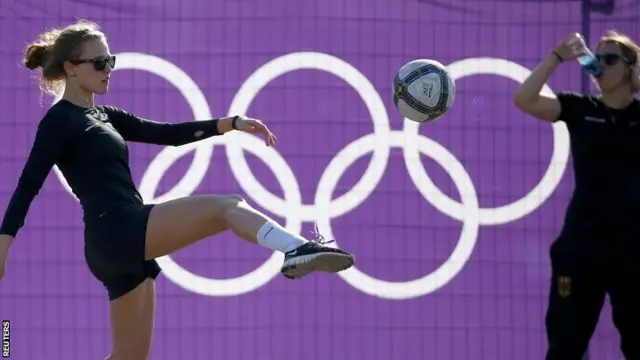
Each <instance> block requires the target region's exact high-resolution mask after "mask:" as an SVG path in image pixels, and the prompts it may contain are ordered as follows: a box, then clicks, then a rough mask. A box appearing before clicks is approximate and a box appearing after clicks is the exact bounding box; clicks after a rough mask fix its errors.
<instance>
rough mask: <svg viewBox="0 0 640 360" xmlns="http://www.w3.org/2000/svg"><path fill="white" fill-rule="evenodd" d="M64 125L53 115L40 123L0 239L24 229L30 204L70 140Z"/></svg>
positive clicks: (1, 229) (10, 203) (1, 228)
mask: <svg viewBox="0 0 640 360" xmlns="http://www.w3.org/2000/svg"><path fill="white" fill-rule="evenodd" d="M65 121H66V119H61V118H59V117H56V116H55V115H53V114H47V115H46V116H45V117H44V118H43V119H42V121H40V124H39V125H38V130H37V132H36V138H35V140H34V142H33V145H32V147H31V152H30V153H29V157H28V159H27V162H26V164H25V166H24V168H23V170H22V174H21V175H20V178H19V180H18V185H17V186H16V189H15V190H14V192H13V196H12V197H11V200H10V201H9V205H8V206H7V211H6V212H5V214H4V219H3V220H2V225H0V235H8V236H11V237H15V236H16V234H17V233H18V230H20V228H21V227H22V226H23V225H24V220H25V218H26V216H27V212H28V211H29V207H30V206H31V202H32V201H33V199H34V198H35V196H36V195H37V194H38V193H39V192H40V189H41V188H42V184H43V183H44V181H45V180H46V178H47V176H48V175H49V172H50V171H51V168H52V167H53V165H54V163H55V161H56V159H57V158H58V156H59V155H60V153H61V151H62V149H63V147H64V145H65V143H66V142H67V139H68V138H69V137H70V135H69V134H70V131H69V129H68V126H66V123H65Z"/></svg>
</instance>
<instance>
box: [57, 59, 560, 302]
mask: <svg viewBox="0 0 640 360" xmlns="http://www.w3.org/2000/svg"><path fill="white" fill-rule="evenodd" d="M118 64H119V66H118V68H117V69H118V70H126V69H131V70H142V71H148V72H150V73H152V74H155V75H158V76H160V77H162V78H164V79H166V80H167V81H168V82H169V83H171V84H172V85H173V86H175V87H176V88H177V89H178V90H179V91H180V93H181V94H182V96H183V97H184V98H185V99H186V100H187V102H188V104H189V106H190V107H191V109H192V111H193V115H194V117H195V118H196V119H208V118H211V111H210V109H209V105H208V103H207V101H206V98H205V96H204V95H203V93H202V91H201V90H200V88H199V87H198V85H197V84H196V83H195V82H194V81H193V80H192V79H191V78H190V77H189V76H188V75H187V74H186V73H184V72H183V71H182V70H181V69H180V68H179V67H177V66H175V65H174V64H172V63H170V62H168V61H166V60H163V59H161V58H158V57H155V56H152V55H148V54H143V53H122V54H118ZM448 68H449V71H450V73H451V75H452V76H453V77H454V79H455V80H459V79H461V78H463V77H466V76H472V75H498V76H503V77H506V78H509V79H511V80H514V81H517V82H520V83H521V82H523V81H524V79H525V78H526V77H527V76H528V75H529V73H530V71H529V70H528V69H526V68H525V67H523V66H521V65H519V64H517V63H514V62H511V61H508V60H504V59H498V58H471V59H464V60H460V61H456V62H454V63H452V64H450V65H448ZM301 69H313V70H320V71H325V72H328V73H330V74H333V75H335V76H337V77H339V78H341V79H343V80H344V81H345V82H347V83H348V84H349V85H351V87H353V88H354V90H356V92H357V93H358V94H359V95H360V97H361V98H362V100H363V101H364V103H365V105H366V107H367V110H368V111H369V113H370V114H371V118H372V121H373V132H372V133H371V134H368V135H365V136H363V137H361V138H359V139H357V140H355V141H353V142H351V143H350V144H348V145H346V146H345V147H344V148H343V149H342V150H341V151H339V152H338V154H336V155H335V156H334V158H333V159H332V160H331V161H330V162H329V165H328V166H327V168H326V169H325V171H324V172H323V174H322V176H321V178H320V180H319V183H318V187H317V191H316V194H315V197H314V204H303V203H302V194H301V192H300V187H299V184H298V181H297V178H296V175H295V173H294V171H293V170H292V169H291V167H290V166H289V165H288V163H287V161H286V160H285V159H284V158H283V157H282V156H281V155H280V153H278V152H277V151H276V150H275V149H274V148H266V147H265V146H264V144H263V142H262V141H261V140H260V139H258V138H256V137H254V136H252V135H249V134H245V133H240V132H233V133H229V134H227V135H225V136H220V137H213V138H210V139H206V140H202V141H199V142H196V143H192V144H188V145H184V146H180V147H166V148H164V149H163V150H162V151H161V152H160V153H159V154H158V155H157V156H156V158H154V159H153V160H152V161H151V163H150V164H149V167H148V168H147V170H146V171H145V173H144V175H143V177H142V180H141V182H140V193H141V194H142V196H143V198H144V199H145V201H146V202H149V203H158V202H163V201H167V200H171V199H175V198H178V197H182V196H188V195H190V194H192V193H193V191H194V190H195V189H196V188H197V187H198V186H199V185H200V183H201V181H202V180H203V178H204V176H205V175H206V173H207V170H208V168H209V161H210V159H211V157H212V155H213V149H214V147H215V145H224V146H225V148H226V154H227V158H228V159H232V160H233V161H229V165H230V167H231V171H232V173H233V175H234V177H235V178H236V179H237V180H238V184H239V185H240V187H241V188H242V189H243V191H244V192H245V193H246V195H247V196H249V197H251V198H252V199H253V201H255V203H256V204H258V205H260V206H261V207H263V208H264V209H267V210H269V211H270V212H271V213H273V214H275V215H278V216H281V217H283V218H284V219H285V221H286V225H285V226H286V227H287V228H288V229H289V230H290V231H293V232H296V233H299V232H300V230H301V227H302V223H303V222H316V223H317V224H318V226H319V228H320V230H321V232H323V233H324V235H325V236H327V237H331V238H333V237H334V234H333V230H332V228H331V219H333V218H336V217H340V216H342V215H344V214H346V213H349V212H350V211H352V210H354V209H355V208H357V207H358V206H360V205H361V204H362V203H363V202H364V201H365V200H366V199H367V198H368V197H369V195H371V194H372V193H373V191H374V190H375V188H376V187H377V185H378V183H379V182H380V180H381V178H382V176H383V174H384V171H385V169H386V167H387V163H388V161H389V153H390V150H391V148H392V147H396V148H402V150H403V155H404V162H405V166H406V168H407V171H408V174H409V177H410V178H411V180H412V181H413V183H414V184H415V186H416V187H417V189H418V191H419V192H420V193H421V194H422V196H423V197H424V198H425V200H427V201H429V202H430V203H432V204H433V205H434V206H435V207H436V208H437V209H438V210H439V211H441V212H442V213H444V214H446V215H447V216H449V217H451V218H453V219H456V220H459V221H461V222H462V231H461V235H460V240H459V241H458V244H457V245H456V247H455V248H454V250H453V252H452V254H451V256H450V257H449V259H447V260H446V261H445V262H444V263H443V264H442V265H441V266H440V267H439V268H438V269H436V270H435V271H434V272H432V273H431V274H427V275H425V276H424V277H422V278H420V279H416V280H412V281H408V282H388V281H383V280H380V279H376V278H374V277H371V276H369V275H367V274H364V273H362V272H361V271H359V270H358V269H357V267H353V268H351V269H349V270H346V271H344V272H341V273H339V274H338V275H339V276H340V277H342V278H343V279H344V280H345V281H346V282H347V283H349V284H350V285H351V286H353V287H355V288H356V289H358V290H360V291H362V292H364V293H366V294H369V295H372V296H377V297H380V298H385V299H396V300H403V299H411V298H415V297H419V296H423V295H426V294H429V293H432V292H434V291H437V290H438V289H439V288H441V287H442V286H444V285H446V284H447V283H448V282H449V281H451V280H452V279H453V278H454V277H455V276H456V275H457V274H458V273H459V272H460V271H461V270H462V268H463V267H464V265H465V264H466V262H467V260H468V259H469V257H470V256H471V254H472V252H473V249H474V246H475V243H476V240H477V236H478V229H479V227H480V226H481V225H499V224H505V223H508V222H511V221H514V220H517V219H520V218H523V217H525V216H527V215H528V214H530V213H531V212H532V211H534V210H535V209H537V208H538V207H539V206H540V205H542V204H543V203H544V202H545V201H546V200H547V198H548V197H549V196H550V195H551V194H552V193H553V191H554V190H555V188H556V187H557V185H558V184H559V182H560V180H561V179H562V176H563V174H564V171H565V169H566V166H567V162H568V158H569V135H568V132H567V129H566V126H565V125H564V124H562V123H556V124H553V130H554V131H553V133H554V135H553V136H554V137H553V139H554V148H553V154H552V157H551V163H550V166H549V168H548V169H547V170H546V172H545V174H544V175H543V177H542V179H541V181H540V182H539V183H538V185H537V186H535V187H534V189H532V190H531V191H530V192H529V193H527V194H526V195H525V196H523V197H522V198H521V199H518V200H516V201H514V202H512V203H510V204H508V205H504V206H500V207H495V208H481V207H480V205H479V203H478V197H477V194H476V190H475V186H474V184H473V182H472V180H471V179H470V177H469V174H468V173H467V171H466V170H465V168H464V166H463V165H462V164H461V163H460V161H459V160H458V159H457V158H456V157H455V156H454V155H453V154H451V153H450V152H449V151H448V150H447V149H446V148H444V147H443V146H442V145H440V144H439V143H437V142H435V141H433V140H431V139H429V138H427V137H425V136H423V135H420V134H419V133H418V126H419V125H418V124H417V123H414V122H411V121H405V123H404V127H403V129H402V130H400V131H397V130H391V129H390V125H389V118H388V116H387V111H386V108H385V105H384V103H383V101H382V99H381V98H380V95H379V94H378V92H377V91H376V89H375V87H374V86H373V85H372V84H371V82H370V81H369V80H368V79H367V78H366V77H365V76H364V75H363V74H362V73H360V72H359V71H358V70H357V69H356V68H354V67H353V66H351V65H350V64H348V63H346V62H345V61H343V60H341V59H339V58H337V57H334V56H331V55H327V54H324V53H318V52H298V53H291V54H287V55H283V56H280V57H278V58H275V59H273V60H271V61H269V62H268V63H266V64H264V65H263V66H262V67H260V68H259V69H258V70H256V71H255V72H254V73H253V74H252V75H251V76H249V78H248V79H247V80H246V81H245V82H244V84H243V85H242V86H241V87H240V89H239V90H238V92H237V94H236V95H235V97H234V98H233V100H232V102H231V105H230V107H229V111H228V114H230V115H231V114H234V115H235V114H245V113H246V111H247V109H248V108H249V106H250V105H251V102H252V101H253V99H254V98H255V97H256V96H257V94H258V93H259V92H260V90H262V88H264V87H265V86H266V85H267V84H268V83H269V82H271V81H272V80H274V79H276V78H277V77H279V76H281V75H283V74H286V73H288V72H292V71H296V70H301ZM544 91H545V92H547V93H550V92H551V89H550V88H549V87H548V86H546V85H545V87H544ZM57 100H59V98H56V101H57ZM191 151H194V158H193V161H192V163H191V165H190V166H189V169H188V170H187V171H186V173H185V174H184V176H183V177H182V179H181V180H180V181H179V182H178V184H177V185H175V186H174V187H173V188H172V189H171V190H169V191H168V192H167V193H165V194H163V195H160V196H156V194H155V192H156V190H157V186H158V184H159V183H160V180H161V179H162V177H163V176H164V174H165V173H166V171H167V170H168V169H169V168H170V167H171V165H173V163H174V162H175V161H177V160H178V159H179V158H180V157H182V156H184V155H186V154H187V153H189V152H191ZM243 151H249V152H250V153H252V154H253V155H255V156H257V157H258V158H260V159H261V160H262V161H263V162H264V163H265V164H267V165H268V166H270V167H271V170H272V172H273V174H274V175H275V176H276V179H277V181H278V182H279V183H280V185H281V186H282V188H283V192H284V196H283V198H280V197H279V196H277V195H275V194H273V193H272V192H270V191H269V190H267V189H266V188H265V187H264V186H262V184H261V183H260V182H259V181H258V180H257V179H256V177H255V176H253V173H252V171H251V169H250V168H249V165H248V164H247V161H246V158H245V155H244V153H243ZM370 152H371V153H372V159H371V160H370V162H369V167H368V168H367V169H366V171H365V173H364V175H363V176H362V178H361V179H360V180H359V181H358V182H357V183H356V185H355V186H354V187H353V188H351V189H350V191H348V192H347V193H346V194H344V195H342V196H340V197H338V198H337V199H332V195H333V192H334V189H335V186H336V185H337V183H338V181H339V180H340V178H341V177H342V175H343V174H344V172H345V171H346V170H347V169H348V168H349V167H350V166H351V165H353V164H354V163H355V162H356V161H357V160H358V159H359V158H361V157H362V156H365V155H366V154H368V153H370ZM420 154H424V155H427V156H430V157H431V158H432V159H433V160H434V161H436V162H437V163H438V164H440V165H441V166H442V167H443V168H444V169H445V170H446V171H447V172H448V173H449V175H450V176H451V178H452V179H453V182H454V184H455V185H456V187H457V188H458V191H459V193H460V199H461V201H460V202H458V201H457V200H454V199H451V198H450V197H448V196H447V195H446V194H444V193H443V192H442V191H441V190H440V189H439V188H438V187H437V186H436V185H435V184H434V183H433V182H432V181H431V179H430V178H429V176H428V174H427V172H426V170H425V169H424V167H423V166H422V163H421V161H420ZM55 173H56V175H57V176H58V178H59V179H60V181H61V182H62V184H63V186H64V187H65V189H66V190H67V191H68V192H69V193H71V190H70V188H69V186H68V184H67V182H66V181H65V179H64V177H63V176H62V174H61V173H60V172H59V171H58V169H57V168H55ZM71 194H72V193H71ZM72 195H73V194H72ZM336 246H337V245H336ZM158 262H159V263H160V265H161V266H162V268H163V273H164V275H165V276H166V277H167V278H168V279H169V280H171V281H172V282H174V283H175V284H176V285H178V286H180V287H182V288H184V289H186V290H189V291H191V292H194V293H197V294H200V295H207V296H235V295H240V294H244V293H248V292H251V291H253V290H255V289H257V288H259V287H261V286H263V285H264V284H266V283H268V282H269V281H270V280H271V279H272V278H273V277H274V276H275V275H276V274H277V273H278V272H279V269H280V266H281V262H282V255H281V254H279V253H275V252H274V253H273V254H272V256H271V257H270V258H269V259H268V260H267V261H266V262H265V263H264V264H263V265H261V266H260V267H258V268H257V269H255V270H254V271H252V272H250V273H248V274H245V275H242V276H239V277H237V278H231V279H210V278H206V277H202V276H199V275H196V274H193V273H191V272H189V271H188V270H186V269H184V268H183V267H181V266H180V265H179V264H178V263H176V262H175V261H173V259H171V257H170V256H164V257H162V258H159V259H158Z"/></svg>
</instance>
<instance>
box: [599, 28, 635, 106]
mask: <svg viewBox="0 0 640 360" xmlns="http://www.w3.org/2000/svg"><path fill="white" fill-rule="evenodd" d="M602 44H615V45H616V46H618V48H620V51H621V52H622V56H624V57H625V58H627V60H629V62H630V64H629V65H630V66H633V65H635V64H638V60H639V59H638V56H639V55H640V46H638V44H636V42H635V41H633V39H631V38H630V37H629V36H627V35H625V34H623V33H620V32H617V31H615V30H609V31H607V32H606V33H605V34H604V35H603V36H602V37H601V38H600V40H599V41H598V46H600V45H602ZM631 86H632V87H631V91H632V93H634V94H635V93H637V92H638V91H639V90H640V89H638V88H636V87H635V86H634V85H631Z"/></svg>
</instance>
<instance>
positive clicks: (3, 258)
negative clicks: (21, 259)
mask: <svg viewBox="0 0 640 360" xmlns="http://www.w3.org/2000/svg"><path fill="white" fill-rule="evenodd" d="M12 242H13V236H11V235H0V279H2V278H3V277H4V274H5V269H6V265H7V258H8V257H9V248H10V247H11V243H12Z"/></svg>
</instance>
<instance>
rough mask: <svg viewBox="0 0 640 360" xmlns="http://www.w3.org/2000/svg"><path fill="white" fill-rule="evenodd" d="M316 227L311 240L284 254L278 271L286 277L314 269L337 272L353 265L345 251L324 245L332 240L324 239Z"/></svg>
mask: <svg viewBox="0 0 640 360" xmlns="http://www.w3.org/2000/svg"><path fill="white" fill-rule="evenodd" d="M317 231H318V228H317V227H316V232H315V236H316V238H315V239H314V240H313V241H309V242H308V243H306V244H304V245H302V246H299V247H297V248H296V249H294V250H291V251H289V252H287V253H285V254H284V264H282V268H281V269H280V272H281V273H282V275H284V277H286V278H287V279H299V278H301V277H303V276H306V275H308V274H309V273H312V272H314V271H322V272H329V273H337V272H340V271H343V270H347V269H348V268H350V267H352V266H353V263H354V257H353V255H352V254H349V253H348V252H346V251H343V250H340V249H334V248H332V247H328V246H324V244H329V243H332V242H334V240H330V241H326V240H325V238H324V237H323V236H322V235H320V234H319V233H318V232H317Z"/></svg>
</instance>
